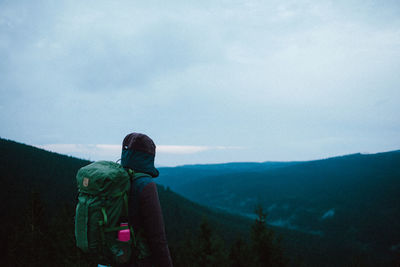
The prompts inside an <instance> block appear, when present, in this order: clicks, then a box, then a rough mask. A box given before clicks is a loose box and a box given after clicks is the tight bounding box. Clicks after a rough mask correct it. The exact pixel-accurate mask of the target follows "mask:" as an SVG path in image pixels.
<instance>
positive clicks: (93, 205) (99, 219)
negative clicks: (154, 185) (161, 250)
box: [75, 161, 149, 264]
mask: <svg viewBox="0 0 400 267" xmlns="http://www.w3.org/2000/svg"><path fill="white" fill-rule="evenodd" d="M145 176H149V175H148V174H143V173H133V171H132V170H128V171H127V170H125V169H124V168H123V167H122V166H121V165H120V164H118V163H115V162H112V161H97V162H94V163H91V164H89V165H87V166H84V167H82V168H80V169H79V171H78V173H77V175H76V179H77V184H78V204H77V206H76V213H75V238H76V245H77V247H79V248H80V249H81V250H82V251H83V252H85V253H87V254H90V255H91V256H92V257H93V258H97V259H98V260H100V261H103V262H104V263H108V264H113V263H126V262H128V261H129V260H130V259H131V257H132V255H133V256H135V257H136V256H137V255H138V254H141V253H138V252H137V251H132V248H133V249H134V250H136V249H135V248H137V247H139V248H140V247H143V246H142V245H139V244H137V240H136V236H135V234H134V232H133V228H132V226H128V225H127V222H128V192H129V189H130V185H131V179H138V178H141V177H145ZM127 229H129V230H130V239H129V241H120V240H119V239H118V234H119V233H120V231H121V230H125V233H126V230H127ZM125 240H126V238H125ZM142 254H143V253H142Z"/></svg>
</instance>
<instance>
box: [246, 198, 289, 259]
mask: <svg viewBox="0 0 400 267" xmlns="http://www.w3.org/2000/svg"><path fill="white" fill-rule="evenodd" d="M256 214H257V216H258V217H257V219H256V220H255V222H254V224H253V225H252V227H251V234H250V238H251V242H252V244H251V248H252V251H253V253H254V264H255V266H285V265H286V264H285V261H284V258H283V255H282V250H281V248H280V242H279V240H278V239H277V238H276V237H275V234H274V232H273V230H272V229H270V228H268V227H267V214H266V213H265V212H264V210H263V207H262V206H261V205H259V206H257V208H256Z"/></svg>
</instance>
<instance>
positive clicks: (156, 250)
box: [121, 133, 172, 267]
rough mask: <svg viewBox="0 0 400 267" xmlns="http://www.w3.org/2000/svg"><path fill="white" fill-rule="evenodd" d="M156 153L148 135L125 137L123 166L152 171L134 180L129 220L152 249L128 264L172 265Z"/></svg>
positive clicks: (166, 266) (159, 266)
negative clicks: (155, 159) (156, 180)
mask: <svg viewBox="0 0 400 267" xmlns="http://www.w3.org/2000/svg"><path fill="white" fill-rule="evenodd" d="M154 157H155V145H154V143H153V141H152V140H151V139H150V138H149V137H147V136H146V135H143V134H137V133H132V134H130V135H127V136H126V137H125V139H124V142H123V147H122V156H121V164H122V166H123V167H125V168H129V169H132V170H133V171H134V172H135V173H145V174H148V175H149V176H146V177H141V178H138V179H136V180H133V181H132V183H131V188H130V192H129V203H128V216H129V218H128V221H129V224H130V225H132V226H133V230H134V232H135V233H139V232H141V233H143V235H144V238H145V240H146V241H147V242H146V243H147V245H148V248H149V252H150V255H149V256H148V257H146V258H144V259H141V260H139V261H138V262H132V263H131V264H130V265H125V266H135V267H136V266H137V267H150V266H155V267H172V260H171V256H170V252H169V248H168V243H167V238H166V234H165V227H164V220H163V215H162V210H161V206H160V201H159V198H158V191H157V186H156V184H155V183H154V181H153V179H152V178H155V177H157V176H158V174H159V173H158V170H157V169H156V168H155V167H154Z"/></svg>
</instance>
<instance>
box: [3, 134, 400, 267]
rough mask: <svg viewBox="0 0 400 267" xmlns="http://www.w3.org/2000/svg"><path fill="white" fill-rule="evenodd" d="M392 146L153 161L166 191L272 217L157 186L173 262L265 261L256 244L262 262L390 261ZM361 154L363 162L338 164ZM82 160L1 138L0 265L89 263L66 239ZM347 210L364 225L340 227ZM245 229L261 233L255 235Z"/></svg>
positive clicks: (394, 236)
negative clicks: (277, 156) (376, 151)
mask: <svg viewBox="0 0 400 267" xmlns="http://www.w3.org/2000/svg"><path fill="white" fill-rule="evenodd" d="M396 153H397V152H396ZM396 153H394V154H385V155H383V157H381V160H378V161H376V160H370V161H368V160H367V161H366V162H364V161H363V160H364V159H360V157H361V158H362V157H363V156H362V155H352V156H350V157H349V158H346V157H343V158H338V159H337V161H338V162H341V164H342V165H341V168H340V169H339V168H337V167H335V165H331V164H330V161H329V160H327V161H316V162H290V163H280V162H267V163H240V164H237V163H230V164H223V165H201V166H197V165H195V166H184V167H177V168H160V172H161V175H160V177H159V178H157V179H156V180H155V181H156V182H157V183H165V184H169V182H171V181H173V182H171V184H170V185H171V189H172V190H175V189H176V190H178V191H180V192H181V193H182V194H186V195H187V196H190V197H191V198H192V199H196V200H197V201H199V202H202V203H204V204H207V205H209V206H211V207H217V206H218V207H220V208H221V207H222V208H226V209H230V210H233V211H238V210H239V211H240V212H243V213H253V211H254V208H255V206H256V204H257V202H258V203H261V204H263V205H264V207H265V208H266V209H267V211H268V218H270V222H271V219H272V222H275V225H276V226H275V227H268V228H267V230H266V228H263V227H261V226H260V224H259V223H260V221H258V224H257V221H256V222H255V221H254V219H251V220H250V219H248V218H244V217H240V216H234V215H232V214H228V213H224V212H220V211H218V210H217V209H214V208H213V209H210V208H206V207H204V206H201V205H198V204H196V203H194V202H192V201H189V200H187V199H186V198H184V197H182V196H180V195H178V194H176V193H174V192H173V191H172V190H170V189H169V188H168V187H164V186H159V188H158V189H159V197H160V202H161V205H162V208H163V213H164V219H165V224H166V230H167V237H168V241H169V245H170V248H171V252H172V256H173V259H174V266H177V267H179V266H185V267H186V266H194V267H197V266H246V267H250V266H264V265H265V264H264V265H263V264H261V263H260V262H259V260H260V257H259V256H257V255H256V254H254V253H257V251H260V253H261V254H259V255H262V253H263V251H264V252H265V251H267V252H265V255H270V256H269V257H272V256H273V257H272V258H265V257H264V256H265V255H264V256H263V257H261V258H264V260H267V261H268V260H271V259H273V262H274V264H268V266H344V265H345V266H379V264H378V263H381V266H396V264H397V263H396V258H395V257H394V256H393V255H394V254H395V253H398V251H399V250H400V238H399V229H400V227H398V225H399V221H400V219H399V215H398V214H399V206H400V205H399V195H398V194H397V193H398V192H399V187H398V181H399V172H398V168H397V169H396V168H395V167H394V168H392V167H393V164H397V163H398V155H399V154H400V153H399V154H396ZM348 159H351V164H350V163H349V161H348ZM360 160H362V162H363V163H362V164H363V165H366V166H367V167H368V168H360V167H357V168H356V169H354V168H347V167H349V166H353V165H354V164H355V163H357V162H360ZM89 163H90V162H89V161H85V160H80V159H76V158H73V157H68V156H65V155H60V154H57V153H51V152H47V151H44V150H42V149H38V148H35V147H32V146H28V145H24V144H20V143H16V142H14V141H10V140H4V139H0V178H1V194H0V196H1V198H0V200H1V203H2V205H1V214H2V220H1V225H0V226H1V227H0V238H1V247H0V249H1V251H3V252H4V253H2V266H27V265H29V266H91V265H90V264H88V263H87V262H85V260H84V257H83V256H82V254H81V253H80V252H79V251H78V250H77V249H76V247H75V244H74V206H75V204H76V193H77V192H76V182H75V175H76V172H77V170H78V169H79V168H80V167H82V166H84V165H87V164H89ZM355 165H356V166H357V164H355ZM346 166H347V167H346ZM390 166H392V167H390ZM396 166H399V164H397V165H396ZM312 173H314V174H313V175H312ZM350 174H352V175H353V176H354V177H356V178H354V177H353V178H351V175H350ZM356 174H358V175H356ZM359 174H363V176H360V175H359ZM346 175H348V176H346ZM334 177H336V178H337V179H336V181H339V182H340V183H337V182H334V179H333V178H334ZM349 177H350V178H351V179H350V178H349ZM241 179H244V180H245V181H246V182H243V180H241ZM355 179H356V180H355ZM357 179H358V180H357ZM376 179H379V182H376ZM216 180H218V182H217V183H215V181H216ZM373 181H375V182H373ZM266 185H268V186H266ZM349 185H351V186H352V187H349ZM251 186H253V187H252V188H251ZM254 186H255V187H254ZM235 190H236V191H235ZM247 194H249V195H247ZM354 194H355V195H354ZM366 196H368V198H366ZM254 197H255V200H256V201H254ZM280 197H283V198H280ZM349 199H351V200H352V201H351V203H352V204H351V205H349V204H348V203H349V202H348V200H349ZM251 201H253V202H251ZM271 203H272V204H271ZM359 203H366V204H365V205H364V206H363V207H364V209H357V208H355V207H357V205H359ZM365 207H367V208H368V207H369V209H370V210H369V213H368V214H367V215H366V213H365V210H366V208H365ZM379 207H380V208H381V209H380V210H378V208H379ZM235 209H236V210H235ZM285 212H286V213H285ZM343 214H345V215H346V216H344V217H343ZM348 214H350V215H351V217H347V215H348ZM374 214H375V215H376V216H374ZM279 216H280V217H279ZM277 218H278V219H277ZM279 218H280V220H279ZM287 218H289V219H288V220H287ZM346 218H347V219H348V218H351V220H354V222H357V223H359V222H360V221H361V222H362V221H363V220H364V221H365V223H364V224H361V225H364V226H365V227H361V228H358V227H354V226H353V224H352V223H353V222H351V221H348V224H347V225H349V226H350V227H348V228H343V226H342V225H343V220H346ZM264 223H265V220H264V221H263V224H264ZM254 225H256V226H257V227H252V226H254ZM321 225H322V228H318V227H320V226H321ZM305 226H306V227H305ZM307 227H308V228H307ZM254 229H258V230H260V229H261V230H262V231H266V232H263V233H264V234H254V232H253V231H254ZM368 229H369V230H368ZM377 229H378V231H377ZM366 232H367V234H365V233H366ZM332 233H333V234H332ZM335 235H337V236H335ZM278 236H281V237H282V241H281V242H279V241H278V238H277V237H278ZM238 237H240V238H239V239H237V238H238ZM382 237H383V238H382ZM264 238H267V239H264ZM266 240H267V242H266ZM371 240H373V241H371ZM375 240H376V241H375ZM396 240H397V241H398V242H397V241H396ZM395 241H396V242H397V243H396V242H395ZM257 242H258V243H257ZM377 244H378V246H377ZM388 244H390V245H391V247H389V248H387V246H388ZM397 244H399V245H397ZM257 246H261V247H263V246H264V247H263V249H260V247H257ZM265 247H268V248H269V249H265ZM21 251H23V254H24V257H21V256H20V255H21ZM271 251H272V252H273V254H268V253H271ZM282 251H283V254H282ZM271 255H272V256H271ZM282 255H284V257H283V258H282ZM399 259H400V258H399ZM377 264H378V265H377Z"/></svg>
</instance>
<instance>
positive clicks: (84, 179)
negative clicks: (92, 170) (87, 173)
mask: <svg viewBox="0 0 400 267" xmlns="http://www.w3.org/2000/svg"><path fill="white" fill-rule="evenodd" d="M88 185H89V178H86V177H84V178H83V186H84V187H88Z"/></svg>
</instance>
